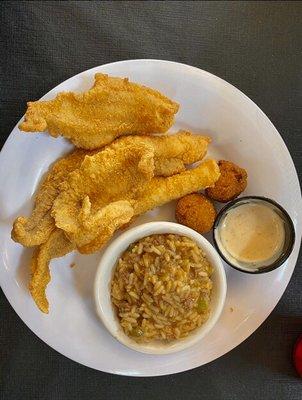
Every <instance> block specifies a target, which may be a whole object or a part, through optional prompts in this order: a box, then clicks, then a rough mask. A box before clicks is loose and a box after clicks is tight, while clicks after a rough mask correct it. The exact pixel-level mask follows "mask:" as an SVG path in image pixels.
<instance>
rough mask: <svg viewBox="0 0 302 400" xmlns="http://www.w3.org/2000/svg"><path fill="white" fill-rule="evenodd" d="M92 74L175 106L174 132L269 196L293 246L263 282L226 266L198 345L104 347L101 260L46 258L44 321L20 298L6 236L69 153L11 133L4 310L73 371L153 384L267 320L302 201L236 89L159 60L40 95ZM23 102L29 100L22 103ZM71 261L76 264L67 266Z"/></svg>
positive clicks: (4, 215)
mask: <svg viewBox="0 0 302 400" xmlns="http://www.w3.org/2000/svg"><path fill="white" fill-rule="evenodd" d="M96 72H104V73H108V74H111V75H113V76H121V77H129V78H130V79H131V80H133V81H135V82H138V83H141V84H145V85H148V86H151V87H152V88H155V89H158V90H160V91H161V92H163V93H164V94H166V95H167V96H169V97H170V98H172V99H173V100H176V101H177V102H179V103H180V104H181V108H180V111H179V112H178V114H177V116H176V124H175V126H174V127H173V131H176V130H177V129H180V128H182V129H187V130H190V131H192V132H196V133H204V132H206V133H207V134H209V135H210V136H211V137H212V139H213V141H212V144H211V146H210V151H209V156H212V157H216V158H218V159H227V160H232V161H234V162H235V163H238V164H239V165H241V166H243V167H245V168H246V169H247V171H248V174H249V184H248V189H247V190H246V192H245V194H246V195H260V196H266V197H271V198H273V199H275V200H276V201H277V202H278V203H280V204H281V205H282V206H283V207H284V208H285V209H286V210H287V211H288V212H289V214H290V216H291V217H292V219H293V222H294V225H295V229H296V243H295V247H294V250H293V253H292V254H291V256H290V258H289V259H288V260H287V262H286V263H285V264H284V265H283V266H282V267H281V268H279V269H277V270H275V271H272V272H269V273H267V274H262V275H255V276H254V275H249V274H244V273H241V272H239V271H236V270H234V269H231V268H229V267H228V266H227V265H225V268H226V274H227V284H228V292H227V299H226V305H225V308H224V311H223V314H222V316H221V318H220V319H219V321H218V323H217V324H216V326H215V327H214V328H213V330H212V331H211V332H210V334H208V335H207V336H206V337H205V338H204V339H203V340H202V341H201V342H200V343H197V344H196V345H194V346H193V347H191V348H189V349H187V350H184V351H182V352H180V353H175V354H170V355H147V354H141V353H138V352H135V351H133V350H130V349H128V348H126V347H124V346H123V345H121V344H120V343H119V342H118V341H116V340H115V339H113V338H112V337H111V335H110V334H109V333H108V332H107V330H106V329H105V328H104V327H103V326H102V324H101V322H100V320H99V319H98V317H97V315H96V311H95V306H94V300H93V281H94V276H95V271H96V268H97V266H98V263H99V260H100V257H101V252H99V253H97V254H93V255H90V256H83V255H79V254H77V253H72V254H70V255H68V256H66V257H64V258H61V259H58V260H54V261H53V262H52V265H51V271H52V281H51V283H50V284H49V287H48V289H47V295H48V299H49V301H50V313H49V315H44V314H42V313H41V312H40V311H39V310H38V309H37V307H36V306H35V304H34V302H33V300H32V299H31V297H30V296H29V293H28V290H27V283H28V278H29V272H28V263H29V259H30V256H31V253H32V251H31V250H30V249H23V248H22V246H20V245H18V244H16V243H14V242H13V241H12V240H11V238H10V231H11V225H12V222H13V220H14V219H15V218H16V216H18V215H28V214H29V212H30V210H31V208H32V205H33V195H34V194H35V191H36V189H37V186H38V184H39V182H40V180H41V178H42V177H43V174H44V173H45V172H46V171H47V169H48V167H49V165H50V164H51V163H52V162H53V161H55V160H56V159H57V158H58V157H59V156H61V155H62V154H64V153H66V152H67V151H68V150H69V149H70V148H71V145H70V144H69V143H67V141H65V140H64V139H62V138H59V139H54V138H51V137H50V136H48V135H47V134H32V135H31V134H24V133H21V132H20V131H19V130H18V128H17V127H15V128H14V130H13V131H12V133H11V134H10V136H9V138H8V140H7V142H6V144H5V146H4V147H3V149H2V151H1V155H0V264H1V265H0V283H1V287H2V289H3V291H4V293H5V295H6V297H7V298H8V300H9V302H10V304H11V305H12V307H13V308H14V309H15V311H16V312H17V314H18V315H19V316H20V318H21V319H22V320H23V321H24V322H25V323H26V325H27V326H28V327H29V328H30V329H31V330H32V331H33V332H34V333H35V334H36V335H37V336H38V337H39V338H41V339H42V340H43V341H44V342H46V343H47V344H48V345H49V346H51V347H52V348H54V349H55V350H57V351H58V352H60V353H62V354H63V355H65V356H67V357H69V358H71V359H72V360H75V361H77V362H79V363H81V364H84V365H87V366H89V367H91V368H95V369H97V370H100V371H105V372H111V373H115V374H121V375H132V376H155V375H165V374H172V373H176V372H180V371H185V370H188V369H191V368H194V367H198V366H200V365H203V364H206V363H208V362H210V361H212V360H215V359H216V358H218V357H220V356H222V355H223V354H225V353H227V352H228V351H230V350H231V349H233V348H234V347H236V346H238V344H240V343H241V342H242V341H243V340H245V339H246V338H247V337H248V336H249V335H250V334H251V333H253V332H254V331H255V330H256V329H257V328H258V327H259V325H260V324H261V323H262V322H263V321H264V320H265V319H266V318H267V316H268V315H269V314H270V313H271V311H272V310H273V308H274V307H275V306H276V304H277V302H278V301H279V299H280V297H281V296H282V294H283V292H284V290H285V288H286V286H287V284H288V282H289V280H290V277H291V275H292V272H293V270H294V267H295V263H296V260H297V256H298V250H299V243H300V239H301V224H298V221H301V220H302V201H301V193H300V188H299V182H298V178H297V174H296V171H295V167H294V164H293V162H292V159H291V157H290V155H289V152H288V150H287V148H286V146H285V144H284V142H283V141H282V139H281V137H280V135H279V134H278V132H277V130H276V129H275V127H274V126H273V125H272V123H271V122H270V121H269V119H268V118H267V117H266V116H265V114H264V113H263V112H262V111H261V110H260V109H259V108H258V107H257V106H256V105H255V104H254V103H253V102H252V101H251V100H250V99H249V98H248V97H246V96H245V95H244V94H243V93H241V92H240V91H239V90H238V89H236V88H235V87H233V86H232V85H230V84H229V83H227V82H225V81H223V80H222V79H220V78H218V77H216V76H214V75H212V74H209V73H208V72H205V71H202V70H199V69H197V68H193V67H190V66H188V65H183V64H178V63H174V62H168V61H159V60H131V61H121V62H116V63H113V64H107V65H103V66H101V67H96V68H93V69H90V70H88V71H85V72H83V73H81V74H79V75H76V76H74V77H73V78H70V79H68V80H67V81H65V82H63V83H61V84H60V85H59V86H57V87H56V88H54V89H53V90H51V91H50V92H49V93H47V94H46V95H45V96H44V97H43V99H51V98H53V97H54V96H55V95H56V93H58V92H61V91H66V90H69V91H70V90H72V91H82V90H87V89H88V88H89V87H90V86H91V84H92V82H93V76H94V74H95V73H96ZM29 100H32V99H29ZM154 220H170V221H173V220H174V204H171V203H170V204H168V205H166V206H164V207H161V208H160V209H156V210H153V211H151V212H149V213H148V214H146V215H144V216H142V217H140V219H139V220H137V221H136V224H140V223H142V222H148V221H154ZM72 262H75V264H76V266H75V267H74V268H70V265H71V263H72Z"/></svg>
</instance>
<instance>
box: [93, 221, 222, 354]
mask: <svg viewBox="0 0 302 400" xmlns="http://www.w3.org/2000/svg"><path fill="white" fill-rule="evenodd" d="M160 233H174V234H179V235H183V236H187V237H189V238H191V239H193V240H194V241H195V242H196V243H197V244H198V245H199V246H200V248H202V249H203V250H204V252H205V254H206V256H207V258H208V260H209V261H210V263H211V264H212V266H213V268H214V272H213V275H212V281H213V289H212V296H211V313H210V316H209V318H208V320H207V321H206V322H205V323H204V324H203V325H202V326H201V327H200V328H198V329H196V330H195V331H193V332H192V333H191V334H190V335H189V336H188V337H186V338H184V339H179V340H175V341H172V342H171V343H159V342H158V341H157V342H153V343H152V342H150V343H146V344H138V343H136V342H135V341H134V340H132V339H131V338H129V337H128V336H127V335H126V334H125V333H124V332H123V330H122V328H121V326H120V324H119V321H118V319H117V316H116V314H115V311H114V309H113V305H112V302H111V298H110V282H111V278H112V274H113V271H114V268H115V265H116V262H117V259H118V258H119V257H120V255H121V254H122V253H123V252H124V251H125V250H126V249H127V248H128V246H129V245H130V244H131V243H134V242H136V241H137V240H139V239H141V238H143V237H146V236H149V235H152V234H160ZM226 290H227V284H226V277H225V271H224V267H223V265H222V262H221V259H220V257H219V255H218V253H217V251H216V250H215V248H214V247H213V246H212V245H211V244H210V243H209V242H208V241H207V240H206V239H205V238H204V237H203V236H202V235H200V234H199V233H197V232H196V231H194V230H192V229H190V228H188V227H186V226H183V225H180V224H176V223H173V222H150V223H147V224H143V225H140V226H137V227H135V228H132V229H130V230H128V231H127V232H125V233H123V234H122V235H120V236H119V237H118V238H117V239H116V240H115V241H113V242H112V243H111V244H110V245H109V247H108V248H107V249H106V251H105V252H104V255H103V257H102V259H101V261H100V264H99V266H98V270H97V273H96V278H95V284H94V294H95V302H96V310H97V313H98V315H99V317H100V319H101V320H102V322H103V324H104V325H105V327H106V328H107V329H108V331H109V332H110V333H111V335H112V336H113V337H115V338H116V339H117V340H118V341H119V342H121V343H122V344H124V345H125V346H127V347H130V348H131V349H134V350H137V351H139V352H142V353H149V354H168V353H174V352H176V351H180V350H183V349H186V348H188V347H190V346H192V345H193V344H195V343H196V342H198V341H199V340H200V339H201V338H203V337H204V336H205V335H206V334H207V333H208V332H209V331H210V330H211V329H212V328H213V326H214V325H215V324H216V322H217V321H218V319H219V316H220V314H221V312H222V309H223V306H224V302H225V297H226Z"/></svg>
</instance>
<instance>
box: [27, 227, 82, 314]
mask: <svg viewBox="0 0 302 400" xmlns="http://www.w3.org/2000/svg"><path fill="white" fill-rule="evenodd" d="M72 250H74V245H73V244H72V243H71V242H70V241H69V240H68V239H67V238H66V236H65V234H64V232H63V231H62V230H60V229H56V230H55V231H53V232H52V233H51V235H50V236H49V238H48V240H47V241H46V242H45V243H43V244H41V245H40V246H38V247H37V248H36V249H35V250H34V254H33V256H32V260H31V280H30V283H29V291H30V293H31V296H32V298H33V299H34V301H35V303H36V305H37V306H38V308H39V309H40V310H41V311H42V312H43V313H46V314H47V313H48V311H49V304H48V300H47V297H46V287H47V285H48V283H49V282H50V279H51V277H50V270H49V263H50V261H51V260H52V259H53V258H59V257H63V256H64V255H66V254H68V253H70V252H71V251H72Z"/></svg>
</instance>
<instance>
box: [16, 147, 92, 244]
mask: <svg viewBox="0 0 302 400" xmlns="http://www.w3.org/2000/svg"><path fill="white" fill-rule="evenodd" d="M88 154H90V155H92V154H93V152H89V151H84V150H79V149H78V150H75V151H73V152H72V153H71V154H69V155H67V156H65V157H63V158H61V159H59V160H58V161H56V163H55V164H54V165H53V167H52V168H51V169H50V171H49V172H48V174H47V176H46V178H45V179H44V181H43V183H42V185H41V187H40V188H39V190H38V193H37V196H36V199H35V205H34V210H33V212H32V214H31V216H30V217H29V218H27V217H18V218H17V219H16V220H15V222H14V224H13V229H12V239H13V240H14V241H15V242H18V243H21V244H22V245H23V246H37V245H39V244H41V243H44V242H45V241H46V240H47V239H48V237H49V235H50V233H51V232H52V231H53V230H54V229H55V224H54V220H53V218H52V216H51V215H50V211H51V208H52V205H53V202H54V200H55V198H56V197H57V195H58V194H59V186H60V185H61V183H62V182H63V181H64V180H65V179H66V177H67V175H68V174H69V173H70V172H71V171H74V170H75V169H76V168H78V167H79V166H80V165H81V163H82V161H83V160H84V157H85V155H88Z"/></svg>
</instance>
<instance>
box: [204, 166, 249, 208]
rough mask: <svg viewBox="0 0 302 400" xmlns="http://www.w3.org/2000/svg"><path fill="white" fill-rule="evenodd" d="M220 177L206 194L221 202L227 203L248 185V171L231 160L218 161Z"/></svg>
mask: <svg viewBox="0 0 302 400" xmlns="http://www.w3.org/2000/svg"><path fill="white" fill-rule="evenodd" d="M218 166H219V169H220V173H221V175H220V178H219V179H218V181H217V182H216V183H215V185H214V186H213V187H209V188H207V189H206V191H205V193H206V195H207V196H208V197H209V198H210V199H212V200H216V201H220V202H221V203H227V202H228V201H230V200H233V199H235V198H236V197H237V196H239V195H240V193H242V192H243V191H244V190H245V188H246V185H247V172H246V170H245V169H243V168H240V167H239V166H238V165H236V164H234V163H232V162H231V161H225V160H221V161H219V162H218Z"/></svg>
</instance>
